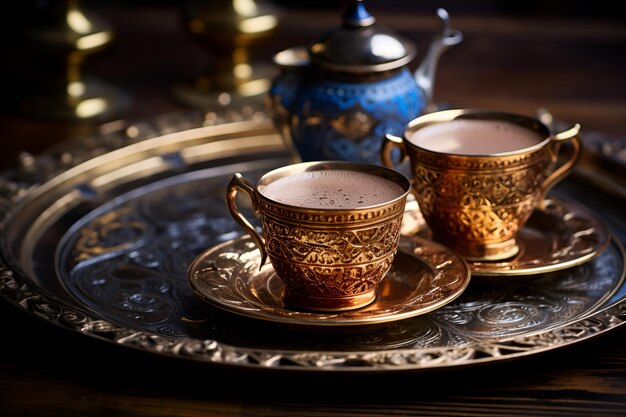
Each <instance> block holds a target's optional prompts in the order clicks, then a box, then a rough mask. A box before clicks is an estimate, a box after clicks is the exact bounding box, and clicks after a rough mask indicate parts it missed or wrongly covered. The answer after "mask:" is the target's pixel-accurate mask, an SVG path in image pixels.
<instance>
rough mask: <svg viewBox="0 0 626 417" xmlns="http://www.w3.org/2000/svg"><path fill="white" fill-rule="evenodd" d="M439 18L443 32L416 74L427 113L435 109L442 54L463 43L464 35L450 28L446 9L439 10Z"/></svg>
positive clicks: (431, 45)
mask: <svg viewBox="0 0 626 417" xmlns="http://www.w3.org/2000/svg"><path fill="white" fill-rule="evenodd" d="M437 16H438V17H439V18H440V19H441V21H442V27H441V30H439V32H438V33H437V34H436V35H435V37H434V38H433V40H432V42H431V44H430V47H429V48H428V52H427V53H426V56H425V57H424V59H423V60H422V63H421V64H420V66H419V67H418V68H417V70H416V71H415V73H414V76H415V82H416V83H417V85H418V87H419V88H420V89H421V90H422V93H423V94H424V101H425V103H426V110H427V111H428V110H429V109H432V107H433V90H434V85H435V72H436V71H437V63H438V62H439V58H440V57H441V54H443V53H444V52H445V51H446V50H447V49H448V48H450V47H451V46H454V45H458V44H459V43H461V42H462V41H463V33H462V32H461V31H459V30H457V29H452V28H451V27H450V16H449V15H448V12H447V11H446V10H445V9H443V8H438V9H437Z"/></svg>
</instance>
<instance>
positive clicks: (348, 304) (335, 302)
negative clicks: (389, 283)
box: [283, 289, 376, 311]
mask: <svg viewBox="0 0 626 417" xmlns="http://www.w3.org/2000/svg"><path fill="white" fill-rule="evenodd" d="M375 299H376V290H375V289H374V290H371V291H369V292H366V293H364V294H359V295H353V296H350V297H337V298H329V297H312V296H307V295H302V294H297V293H292V292H289V291H285V293H284V294H283V301H284V302H285V304H287V305H288V306H291V307H293V308H295V309H299V310H300V309H302V310H311V311H348V310H356V309H358V308H362V307H365V306H367V305H369V304H371V303H372V302H373V301H374V300H375Z"/></svg>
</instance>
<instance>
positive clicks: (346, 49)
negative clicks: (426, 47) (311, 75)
mask: <svg viewBox="0 0 626 417" xmlns="http://www.w3.org/2000/svg"><path fill="white" fill-rule="evenodd" d="M342 20H343V22H342V25H341V26H339V27H337V28H335V29H333V30H330V31H329V32H326V33H325V34H324V35H322V36H321V38H320V39H319V40H318V41H317V42H315V43H314V44H313V45H311V47H310V48H309V52H310V55H311V60H312V61H313V62H314V63H315V64H317V65H319V66H320V67H323V68H328V69H330V70H333V71H339V72H348V73H359V74H364V73H371V72H379V71H387V70H391V69H394V68H398V67H401V66H403V65H405V64H407V63H409V62H410V61H411V60H412V59H413V58H414V57H415V54H416V50H415V46H414V45H413V43H412V42H410V41H408V40H407V39H405V38H403V37H402V36H400V35H398V34H396V33H395V32H393V31H392V30H390V29H388V28H386V27H384V26H382V25H378V24H376V18H375V17H374V16H372V15H371V14H370V13H369V12H368V11H367V9H366V8H365V5H364V4H363V1H362V0H355V1H353V2H352V4H351V5H350V7H349V8H348V10H347V11H346V12H345V13H344V15H343V19H342Z"/></svg>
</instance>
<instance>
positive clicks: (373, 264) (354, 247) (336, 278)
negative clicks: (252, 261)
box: [226, 161, 411, 311]
mask: <svg viewBox="0 0 626 417" xmlns="http://www.w3.org/2000/svg"><path fill="white" fill-rule="evenodd" d="M410 188H411V185H410V181H409V180H408V178H406V177H405V176H404V175H402V174H401V173H399V172H396V171H395V170H392V169H388V168H385V167H382V166H377V165H373V164H367V163H360V162H342V161H319V162H306V163H299V164H294V165H288V166H285V167H282V168H278V169H275V170H273V171H270V172H268V173H266V174H265V175H263V176H262V177H261V178H260V179H259V180H258V182H257V183H256V185H254V186H253V185H252V184H250V183H249V182H248V181H247V180H246V179H245V178H244V177H243V176H242V175H241V174H239V173H237V174H235V175H234V176H233V179H232V180H231V182H230V183H229V185H228V191H227V197H226V200H227V203H228V208H229V210H230V213H231V214H232V216H233V217H234V218H235V220H236V221H237V222H238V223H239V224H240V225H241V226H242V227H243V229H244V230H245V231H246V232H247V233H249V234H250V236H251V237H252V238H253V239H254V241H255V243H256V244H257V246H258V248H259V250H260V252H261V263H260V264H261V266H262V265H263V264H265V262H266V260H267V258H268V257H269V259H270V261H271V264H272V266H273V267H274V270H275V272H276V274H277V276H278V277H279V278H280V279H281V280H282V281H283V283H284V284H285V292H284V295H283V297H284V301H285V303H287V304H289V305H292V306H294V307H297V308H302V309H306V310H321V311H342V310H351V309H356V308H360V307H363V306H366V305H368V304H369V303H371V302H372V301H374V299H375V298H376V288H377V286H378V284H379V283H380V281H381V280H382V279H383V278H384V276H385V274H386V273H387V271H388V270H389V268H390V267H391V264H392V262H393V259H394V257H395V254H396V251H397V248H398V242H399V239H400V227H401V223H402V216H403V214H404V206H405V203H406V197H407V195H408V193H409V191H410ZM239 191H243V192H245V193H246V194H248V195H249V197H250V198H251V200H252V205H253V208H254V210H255V212H256V214H257V215H260V217H261V220H262V225H263V233H262V234H261V233H259V232H258V231H257V230H256V229H255V228H254V227H253V226H252V224H251V223H250V222H249V221H248V220H247V219H246V218H245V217H244V216H243V214H242V213H241V212H240V211H239V209H238V208H237V205H236V198H237V194H238V192H239Z"/></svg>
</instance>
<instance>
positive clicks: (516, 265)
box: [401, 196, 611, 276]
mask: <svg viewBox="0 0 626 417" xmlns="http://www.w3.org/2000/svg"><path fill="white" fill-rule="evenodd" d="M401 232H402V234H403V235H405V236H408V237H410V236H415V237H416V238H420V239H429V238H430V237H431V231H430V229H428V226H427V225H426V222H425V220H424V218H423V217H422V215H421V213H420V212H419V207H418V205H417V202H416V201H415V200H411V201H407V205H406V211H405V217H404V219H403V225H402V230H401ZM517 240H518V245H519V246H520V251H519V253H518V254H517V255H515V256H514V257H513V258H510V259H506V260H503V261H469V260H467V261H466V262H467V263H468V264H469V267H470V270H471V271H472V275H473V276H520V275H534V274H543V273H546V272H552V271H558V270H561V269H565V268H569V267H572V266H575V265H580V264H582V263H585V262H588V261H590V260H591V259H593V258H595V257H596V256H598V255H599V254H600V253H602V251H603V250H604V249H606V248H607V246H608V245H609V243H610V241H611V232H610V231H609V229H608V227H607V226H606V224H605V223H604V222H603V221H602V220H601V219H600V218H599V217H598V216H597V215H596V214H595V213H594V212H593V211H592V210H591V209H589V208H587V207H586V206H584V205H583V204H581V203H579V202H577V201H576V200H573V199H569V198H564V197H553V196H551V197H550V198H549V199H548V200H547V201H546V209H545V210H544V211H540V210H535V212H534V213H533V214H532V216H531V217H530V218H529V219H528V221H527V222H526V224H525V225H524V227H523V228H522V229H521V230H520V231H519V233H518V235H517Z"/></svg>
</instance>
